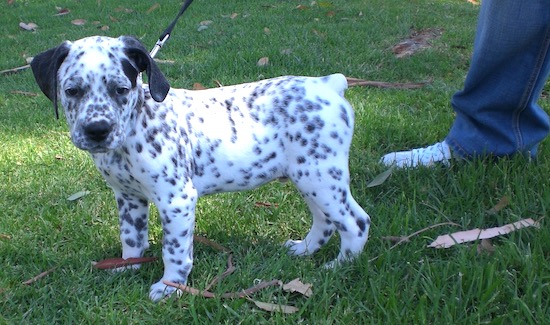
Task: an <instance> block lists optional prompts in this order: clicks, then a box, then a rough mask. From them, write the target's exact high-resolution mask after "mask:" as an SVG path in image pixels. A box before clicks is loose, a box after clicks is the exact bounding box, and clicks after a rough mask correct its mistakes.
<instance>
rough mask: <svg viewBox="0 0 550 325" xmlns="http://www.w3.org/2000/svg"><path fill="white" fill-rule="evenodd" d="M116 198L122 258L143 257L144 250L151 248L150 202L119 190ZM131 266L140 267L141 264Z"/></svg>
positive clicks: (116, 192)
mask: <svg viewBox="0 0 550 325" xmlns="http://www.w3.org/2000/svg"><path fill="white" fill-rule="evenodd" d="M115 198H116V201H117V206H118V212H119V222H120V241H121V242H122V258H124V259H127V258H132V257H142V256H143V252H144V251H145V250H146V249H147V248H149V238H148V225H147V219H148V217H149V202H148V201H147V200H146V199H144V198H140V197H136V196H133V195H129V194H126V193H122V192H119V191H115ZM131 267H132V268H139V265H133V266H131ZM122 269H125V268H122Z"/></svg>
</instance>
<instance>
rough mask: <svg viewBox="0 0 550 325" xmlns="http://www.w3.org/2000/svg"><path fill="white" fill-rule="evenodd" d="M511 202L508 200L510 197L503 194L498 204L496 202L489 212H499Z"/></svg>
mask: <svg viewBox="0 0 550 325" xmlns="http://www.w3.org/2000/svg"><path fill="white" fill-rule="evenodd" d="M509 203H510V200H508V197H507V196H503V197H501V198H500V200H499V201H498V202H497V204H495V206H494V207H492V208H490V209H489V210H487V214H490V215H493V214H497V213H498V212H500V211H501V210H502V209H504V208H505V207H507V206H508V204H509Z"/></svg>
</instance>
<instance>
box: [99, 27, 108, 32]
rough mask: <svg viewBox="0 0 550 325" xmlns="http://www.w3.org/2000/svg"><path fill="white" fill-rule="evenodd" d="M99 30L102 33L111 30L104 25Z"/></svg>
mask: <svg viewBox="0 0 550 325" xmlns="http://www.w3.org/2000/svg"><path fill="white" fill-rule="evenodd" d="M98 29H100V30H102V31H104V32H105V31H108V30H109V26H108V25H103V26H101V27H98Z"/></svg>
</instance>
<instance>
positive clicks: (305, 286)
mask: <svg viewBox="0 0 550 325" xmlns="http://www.w3.org/2000/svg"><path fill="white" fill-rule="evenodd" d="M312 287H313V285H312V284H311V283H303V282H302V281H300V279H299V278H296V279H294V280H292V281H290V282H289V283H287V284H283V290H285V291H288V292H298V293H301V294H302V295H304V296H306V297H308V298H309V297H311V295H312V294H313V291H312V289H311V288H312Z"/></svg>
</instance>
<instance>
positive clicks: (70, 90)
mask: <svg viewBox="0 0 550 325" xmlns="http://www.w3.org/2000/svg"><path fill="white" fill-rule="evenodd" d="M78 93H79V90H78V88H67V89H65V94H67V96H70V97H74V96H76V95H78Z"/></svg>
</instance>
